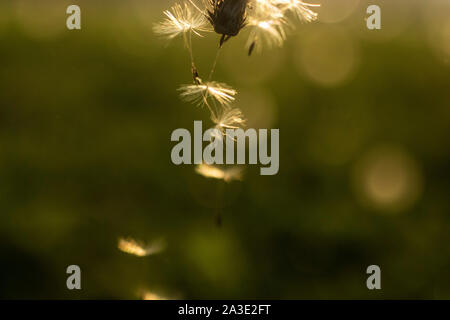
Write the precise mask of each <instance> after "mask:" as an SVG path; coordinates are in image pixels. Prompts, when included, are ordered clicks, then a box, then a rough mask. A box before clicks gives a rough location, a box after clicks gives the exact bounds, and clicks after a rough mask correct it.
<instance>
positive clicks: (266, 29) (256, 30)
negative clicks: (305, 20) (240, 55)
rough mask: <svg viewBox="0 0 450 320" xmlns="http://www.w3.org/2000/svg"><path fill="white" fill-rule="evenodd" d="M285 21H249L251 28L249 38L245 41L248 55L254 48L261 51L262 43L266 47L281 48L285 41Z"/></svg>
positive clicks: (280, 19)
mask: <svg viewBox="0 0 450 320" xmlns="http://www.w3.org/2000/svg"><path fill="white" fill-rule="evenodd" d="M285 24H286V21H285V20H284V19H282V18H279V19H269V20H258V19H251V20H250V21H249V26H251V27H252V28H251V31H250V36H249V38H248V41H247V48H248V54H249V55H251V54H252V52H253V50H254V49H255V47H257V48H258V51H261V49H262V46H263V43H266V45H267V47H269V48H271V47H275V46H277V47H281V46H282V45H283V42H284V40H285V39H286V31H285Z"/></svg>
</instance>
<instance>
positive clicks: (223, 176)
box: [195, 163, 243, 182]
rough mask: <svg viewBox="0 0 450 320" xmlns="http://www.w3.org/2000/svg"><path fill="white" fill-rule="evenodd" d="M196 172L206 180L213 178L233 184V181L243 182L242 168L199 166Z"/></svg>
mask: <svg viewBox="0 0 450 320" xmlns="http://www.w3.org/2000/svg"><path fill="white" fill-rule="evenodd" d="M195 171H196V172H197V173H198V174H200V175H202V176H203V177H205V178H213V179H218V180H223V181H225V182H231V181H233V180H242V172H243V169H242V167H238V166H233V167H228V168H220V167H217V166H213V165H209V164H204V163H202V164H199V165H198V166H197V167H196V168H195Z"/></svg>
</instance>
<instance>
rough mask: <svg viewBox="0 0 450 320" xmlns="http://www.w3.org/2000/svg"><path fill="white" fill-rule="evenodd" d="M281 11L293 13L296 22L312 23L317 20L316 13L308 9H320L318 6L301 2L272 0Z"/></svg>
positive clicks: (296, 0)
mask: <svg viewBox="0 0 450 320" xmlns="http://www.w3.org/2000/svg"><path fill="white" fill-rule="evenodd" d="M272 2H273V3H274V4H275V5H277V6H279V8H280V9H281V10H282V11H283V12H286V11H290V12H292V13H294V15H295V16H296V17H297V19H298V20H300V21H303V22H312V21H315V20H316V19H317V16H318V15H317V13H316V12H314V11H313V10H311V9H310V7H320V4H311V3H306V2H303V1H301V0H272Z"/></svg>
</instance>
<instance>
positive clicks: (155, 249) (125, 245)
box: [117, 238, 165, 257]
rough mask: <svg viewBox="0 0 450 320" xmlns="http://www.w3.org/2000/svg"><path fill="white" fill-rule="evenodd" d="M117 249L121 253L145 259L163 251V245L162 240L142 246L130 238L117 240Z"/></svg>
mask: <svg viewBox="0 0 450 320" xmlns="http://www.w3.org/2000/svg"><path fill="white" fill-rule="evenodd" d="M117 247H118V248H119V250H121V251H123V252H126V253H129V254H132V255H135V256H138V257H145V256H149V255H152V254H157V253H159V252H161V251H163V250H164V248H165V243H164V242H163V241H162V240H159V241H155V242H153V243H151V244H150V245H144V244H142V243H140V242H137V241H136V240H134V239H131V238H127V239H125V238H119V243H118V245H117Z"/></svg>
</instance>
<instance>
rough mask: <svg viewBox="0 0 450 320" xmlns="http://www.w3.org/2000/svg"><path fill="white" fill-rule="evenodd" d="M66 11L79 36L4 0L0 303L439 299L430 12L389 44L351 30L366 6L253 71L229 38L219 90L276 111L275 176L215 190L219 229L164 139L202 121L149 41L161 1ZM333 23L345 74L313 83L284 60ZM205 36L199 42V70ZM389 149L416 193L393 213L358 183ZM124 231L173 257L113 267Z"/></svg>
mask: <svg viewBox="0 0 450 320" xmlns="http://www.w3.org/2000/svg"><path fill="white" fill-rule="evenodd" d="M77 3H78V4H79V5H80V6H81V8H82V30H81V31H68V30H66V29H65V19H66V14H65V8H66V7H67V6H68V5H69V4H71V3H69V2H68V1H58V2H52V1H50V2H49V1H45V2H43V3H42V4H40V5H37V3H35V2H28V1H5V2H2V4H1V5H0V8H1V9H0V17H1V18H0V21H1V22H0V61H1V65H0V105H1V108H0V150H1V153H0V209H1V214H0V239H1V241H0V243H1V245H0V246H1V253H2V254H1V255H0V257H1V258H0V265H1V266H2V273H1V274H2V276H0V297H2V298H82V299H87V298H123V299H134V298H138V295H137V292H138V290H141V289H144V288H145V289H149V290H154V291H156V292H162V294H164V295H168V296H178V297H183V298H192V299H196V298H313V299H314V298H318V299H322V298H344V299H346V298H427V299H433V298H450V281H448V272H447V270H448V268H449V264H450V251H449V247H448V243H450V233H449V232H448V225H449V222H450V217H449V209H450V208H449V207H450V206H449V201H448V195H449V191H450V188H449V187H450V186H449V182H450V180H449V178H450V176H449V169H450V168H449V158H450V157H449V150H450V148H449V143H448V137H449V134H450V126H449V124H450V112H449V102H450V94H449V92H450V91H449V89H448V88H449V86H450V72H449V66H448V64H446V63H445V61H442V60H441V57H440V56H438V55H436V54H435V52H434V51H433V50H434V49H433V48H434V47H433V46H432V45H430V43H429V41H428V37H427V31H426V30H427V28H426V26H427V25H426V24H427V23H428V22H429V21H428V20H424V18H423V17H422V13H423V12H422V11H423V10H425V9H429V7H430V6H423V7H422V6H419V5H417V6H416V4H410V3H411V2H408V4H410V5H411V8H413V9H414V10H410V11H411V13H410V15H409V16H406V17H401V18H402V19H403V20H401V19H400V21H404V20H405V19H409V20H410V23H409V24H408V27H405V29H404V30H403V31H402V32H401V33H400V34H399V35H398V36H396V37H394V38H392V39H389V38H386V39H383V37H380V38H381V39H377V40H376V39H375V38H376V37H377V36H375V35H374V32H376V31H367V30H366V29H365V27H364V21H363V16H364V14H363V13H364V12H365V10H364V8H365V7H367V5H366V3H365V2H363V1H362V2H361V3H360V4H359V6H358V7H357V9H355V11H354V12H353V14H351V15H350V16H349V17H347V18H346V19H344V20H342V21H340V22H338V23H335V24H326V23H319V24H313V25H302V26H299V27H298V32H294V33H293V34H291V35H290V37H289V38H288V41H287V42H286V45H285V47H284V48H283V49H274V50H267V51H265V52H264V53H263V55H262V56H254V57H252V58H248V57H247V56H246V54H245V50H244V48H243V43H244V41H245V39H244V38H245V37H244V36H241V37H240V38H236V39H232V40H231V41H230V42H229V44H228V43H227V47H226V49H225V52H224V53H223V56H222V59H221V60H220V61H219V66H218V70H217V74H216V78H217V79H218V80H220V81H224V82H227V83H229V84H230V85H232V86H234V87H236V88H237V89H238V91H239V92H240V94H242V96H245V94H246V92H253V94H256V95H258V92H259V93H260V94H262V95H266V96H265V97H263V98H261V100H262V101H268V100H269V99H270V100H271V102H270V104H269V106H268V107H267V108H269V109H270V108H272V109H273V110H275V111H274V112H272V113H271V112H268V113H267V114H265V116H266V117H268V118H267V119H263V120H265V121H268V122H270V123H272V124H271V125H272V126H273V127H274V128H280V131H281V138H280V139H281V140H280V142H281V143H280V159H281V164H280V172H279V174H278V175H277V176H273V177H263V176H260V175H259V171H258V170H257V169H256V168H251V167H249V168H248V170H247V172H246V175H245V179H244V181H243V182H239V183H232V184H229V185H227V186H226V195H227V197H226V198H227V200H226V204H227V206H226V208H225V209H224V226H223V227H222V228H217V227H216V226H215V224H214V220H213V209H211V204H214V198H213V197H214V194H215V190H216V184H217V183H216V182H215V181H211V180H205V179H204V178H203V177H200V176H197V175H196V174H195V172H194V169H193V167H191V166H181V167H177V166H175V165H173V164H172V163H171V161H170V150H171V148H172V146H173V144H172V143H171V142H170V134H171V132H172V131H173V130H174V129H176V128H188V129H190V128H192V125H193V120H204V121H208V116H207V113H206V112H205V110H201V109H198V108H193V107H192V106H190V105H187V104H185V103H183V102H181V101H180V100H179V99H178V97H177V93H176V88H177V87H178V86H179V84H181V83H189V81H190V74H189V65H188V57H187V55H186V54H185V52H182V50H183V46H182V43H181V42H180V41H173V42H171V43H170V44H169V45H165V43H164V41H162V40H161V39H158V38H157V37H155V36H154V34H153V33H152V31H151V25H152V23H153V22H155V21H159V20H160V19H161V17H162V15H161V9H162V8H165V7H167V6H168V4H166V3H165V2H159V3H158V2H157V1H154V2H152V3H151V4H150V3H148V2H139V1H130V2H127V3H123V2H120V1H111V2H108V5H104V4H102V5H100V3H94V2H90V1H89V2H88V1H78V2H77ZM436 3H437V5H435V6H434V7H432V8H434V10H436V12H438V11H442V10H439V9H440V8H441V7H440V6H441V5H444V3H442V2H436ZM405 5H407V4H405ZM425 7H426V8H425ZM321 10H326V8H322V9H321ZM389 10H390V8H389V7H387V9H386V12H389ZM408 12H409V11H408ZM448 12H450V11H448ZM47 14H48V15H47ZM437 14H438V13H436V15H437ZM387 16H388V15H387ZM429 16H430V15H427V16H426V17H429ZM431 17H433V15H431ZM446 19H450V18H449V16H447V18H446ZM392 21H394V20H392ZM392 21H391V20H387V22H386V23H385V24H383V30H382V31H380V32H384V33H385V34H389V30H390V27H391V26H392V28H393V26H395V21H394V22H392ZM427 21H428V22H427ZM433 22H435V21H433ZM390 23H392V25H391V24H390ZM335 28H341V29H342V30H344V31H343V32H345V34H346V35H347V36H348V37H350V39H351V41H352V43H353V45H355V46H356V48H357V51H356V52H357V54H358V56H357V57H358V62H357V63H355V65H354V70H353V71H352V72H351V73H349V75H348V76H345V77H344V80H343V81H342V82H339V83H337V84H335V85H332V86H322V85H321V84H320V83H316V82H315V81H313V80H312V79H311V78H309V77H308V74H307V73H306V72H305V71H304V70H303V69H302V65H301V63H299V61H298V59H299V55H301V54H302V52H303V50H307V48H306V47H305V43H306V42H305V39H307V38H308V37H309V36H311V35H313V34H314V32H316V30H322V32H324V34H329V33H330V32H332V31H333V30H335ZM317 32H318V31H317ZM217 41H218V39H217V36H215V35H212V34H210V35H208V36H207V37H206V38H205V39H203V40H201V41H195V44H194V46H195V47H194V49H195V54H196V56H197V61H198V64H199V67H200V70H207V69H208V68H209V66H210V64H211V63H212V58H213V55H214V47H215V46H216V45H217ZM329 59H333V55H332V54H330V55H329ZM319 62H320V61H319ZM319 66H320V64H319ZM203 72H204V73H205V72H206V71H203ZM255 92H256V93H255ZM242 101H244V100H242ZM239 103H242V102H241V101H240V100H238V104H239ZM240 107H242V109H243V110H244V111H245V110H246V108H248V107H249V106H245V105H240ZM264 110H265V109H264ZM270 110H271V109H270ZM249 111H251V110H249ZM253 112H255V113H257V111H253ZM250 120H251V119H250ZM383 144H389V145H394V146H398V147H400V148H402V150H406V151H405V152H406V154H407V155H408V156H409V157H411V158H412V159H414V161H415V162H416V163H417V164H418V168H419V170H420V174H421V175H422V176H423V191H422V193H421V194H420V197H418V198H417V199H415V201H414V202H413V204H412V205H411V206H410V207H408V208H407V209H405V210H403V211H402V212H397V213H394V214H393V213H389V212H384V211H383V210H379V209H377V208H376V207H373V206H370V205H365V204H364V203H363V202H361V201H360V200H359V196H358V193H359V192H362V191H361V190H355V187H354V186H353V185H352V172H353V169H354V167H355V166H356V165H357V164H358V163H359V162H360V159H361V158H362V157H363V156H364V155H365V154H367V152H369V151H370V150H372V149H373V148H376V147H377V146H379V145H383ZM127 235H129V236H133V237H136V238H138V239H144V240H151V239H154V238H159V237H164V238H166V239H167V242H168V248H167V250H166V251H165V252H164V253H161V254H160V255H155V256H150V257H147V258H136V257H133V256H127V255H126V254H124V253H122V252H119V251H118V250H117V249H116V242H117V238H118V237H119V236H127ZM70 264H78V265H80V267H81V269H82V287H83V290H82V291H80V292H70V291H68V290H67V289H66V287H65V281H66V274H65V269H66V267H67V266H68V265H70ZM370 264H378V265H380V266H381V269H382V288H383V289H382V291H380V292H372V291H369V290H367V289H366V287H365V281H366V274H365V269H366V267H367V266H368V265H370Z"/></svg>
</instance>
